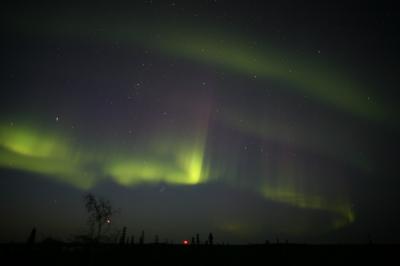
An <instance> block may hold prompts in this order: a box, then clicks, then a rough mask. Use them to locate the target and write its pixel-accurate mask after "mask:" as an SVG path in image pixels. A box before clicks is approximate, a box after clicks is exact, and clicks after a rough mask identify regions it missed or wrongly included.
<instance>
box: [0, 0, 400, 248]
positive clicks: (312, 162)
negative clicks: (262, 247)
mask: <svg viewBox="0 0 400 266" xmlns="http://www.w3.org/2000/svg"><path fill="white" fill-rule="evenodd" d="M292 2H293V1H283V3H281V2H279V3H278V2H276V3H269V2H268V3H267V2H265V1H249V2H248V3H246V4H239V3H231V2H229V1H190V3H189V1H187V2H185V1H182V2H180V1H172V2H167V1H155V0H153V1H138V2H136V3H130V4H125V5H122V6H110V5H103V4H96V6H93V5H85V4H80V5H77V4H71V5H64V4H60V5H51V4H38V5H33V4H32V5H29V4H28V5H22V6H20V5H19V4H10V5H7V7H6V8H5V11H2V24H3V31H4V36H6V38H5V40H6V41H5V42H4V43H3V44H2V61H3V71H2V83H1V87H2V97H1V100H0V102H1V108H0V170H1V171H0V173H1V177H0V178H1V192H2V193H1V194H2V196H1V205H0V208H1V210H2V213H6V214H7V215H5V216H6V218H4V219H3V221H2V222H1V226H2V232H1V235H0V238H1V239H2V240H5V241H9V240H10V239H20V238H21V237H25V235H24V234H25V231H26V230H29V228H30V227H32V226H33V225H32V224H34V225H35V226H38V228H41V229H42V231H43V232H45V234H49V235H54V236H56V237H60V238H64V237H66V235H67V234H71V233H73V232H71V231H74V230H75V232H76V231H79V230H83V228H84V219H85V217H84V213H83V206H82V202H81V198H80V197H81V194H83V193H84V192H86V191H93V192H94V193H99V194H101V195H103V196H104V197H107V198H109V199H110V200H111V201H112V202H113V203H114V204H115V206H117V207H118V208H120V209H121V214H120V215H118V216H117V218H116V221H115V226H116V227H118V226H123V225H126V226H128V228H129V230H132V232H135V233H136V232H140V231H141V230H142V229H144V230H146V232H148V233H149V235H152V234H153V235H155V234H160V235H162V236H163V237H165V238H171V239H175V240H177V241H178V240H179V239H181V238H183V237H189V236H191V235H190V234H193V233H195V232H201V233H203V234H205V232H209V231H212V232H215V235H218V236H219V237H220V238H223V239H226V240H225V241H231V242H233V243H248V242H257V241H260V242H264V241H265V240H266V239H275V238H276V237H281V238H290V239H294V240H296V241H328V242H329V241H344V242H346V241H349V242H351V241H362V240H364V238H365V237H366V236H367V235H368V234H372V235H374V236H376V237H377V238H378V239H379V240H381V241H393V240H394V239H395V238H396V236H399V235H400V231H399V230H398V229H396V228H395V226H393V225H394V224H396V223H395V220H396V218H395V217H396V215H395V214H396V213H398V207H397V206H395V205H394V203H393V202H396V199H397V200H398V196H397V192H396V191H395V189H394V188H395V187H396V186H397V185H398V180H397V179H396V177H397V174H396V173H397V170H396V169H397V167H396V166H395V160H396V159H395V155H396V153H397V148H398V147H397V146H398V144H397V139H398V130H399V127H398V117H397V116H396V114H397V109H398V107H397V106H396V96H397V93H398V92H396V90H395V88H396V86H397V84H398V80H397V79H398V77H397V75H396V71H397V70H393V69H394V68H393V65H395V62H396V60H397V59H396V58H397V55H398V54H397V53H398V52H397V49H396V47H397V46H396V44H398V40H397V39H391V38H390V37H386V36H391V35H390V33H393V32H391V30H393V31H394V29H393V28H392V27H393V26H386V25H387V24H390V23H389V22H390V21H391V20H394V18H393V17H392V16H391V15H390V12H389V11H387V7H386V6H385V5H384V4H382V6H380V7H379V8H377V9H376V10H375V11H373V10H372V9H371V8H372V7H370V6H365V7H364V8H363V9H362V11H363V12H360V13H357V12H356V10H357V8H356V7H355V6H352V5H351V4H337V5H333V4H332V5H325V4H318V5H311V4H307V3H304V5H303V6H299V5H300V4H298V3H297V4H295V3H292ZM243 5H244V6H245V7H243ZM388 14H389V15H388ZM375 20H377V21H379V23H381V21H384V22H385V27H383V26H382V28H383V29H382V28H381V26H380V24H379V23H378V24H376V25H375V24H373V23H372V22H371V21H375ZM358 21H361V22H362V23H365V25H367V26H365V25H364V24H363V27H361V26H360V24H358ZM361 22H360V23H361ZM367 22H371V23H372V25H370V24H368V23H367ZM382 23H383V22H382ZM390 25H393V24H390ZM367 41H368V44H366V43H367ZM395 59H396V60H395ZM371 73H373V74H371ZM378 201H379V202H378ZM26 210H29V211H26ZM39 214H40V215H39ZM374 217H381V218H382V220H381V221H379V222H378V221H376V220H375V219H374ZM66 220H68V222H66ZM26 221H30V222H31V224H26V223H25V222H26ZM5 228H11V229H10V230H7V229H5ZM27 228H28V229H27ZM178 228H179V230H178ZM24 230H25V231H24ZM396 230H397V231H396ZM221 241H223V240H221Z"/></svg>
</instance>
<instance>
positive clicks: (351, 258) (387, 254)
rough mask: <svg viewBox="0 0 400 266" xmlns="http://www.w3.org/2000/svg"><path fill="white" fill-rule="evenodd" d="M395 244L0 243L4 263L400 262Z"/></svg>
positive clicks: (336, 263)
mask: <svg viewBox="0 0 400 266" xmlns="http://www.w3.org/2000/svg"><path fill="white" fill-rule="evenodd" d="M399 247H400V246H399V245H375V244H370V245H296V244H269V245H243V246H233V245H232V246H227V245H225V246H222V245H221V246H220V245H214V246H183V245H162V244H160V245H151V244H149V245H125V246H120V245H114V244H113V245H95V246H93V245H92V246H89V245H72V244H51V245H49V244H35V245H32V246H29V245H26V244H2V245H1V253H0V254H1V258H2V261H3V262H4V261H6V262H7V264H3V265H160V264H164V265H354V264H356V265H365V264H368V265H370V264H371V265H399V251H400V249H399Z"/></svg>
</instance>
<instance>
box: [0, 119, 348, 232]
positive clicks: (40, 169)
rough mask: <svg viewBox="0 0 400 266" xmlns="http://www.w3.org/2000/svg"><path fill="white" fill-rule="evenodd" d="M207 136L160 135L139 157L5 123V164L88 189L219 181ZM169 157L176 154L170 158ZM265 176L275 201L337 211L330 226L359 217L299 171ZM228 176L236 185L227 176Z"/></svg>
mask: <svg viewBox="0 0 400 266" xmlns="http://www.w3.org/2000/svg"><path fill="white" fill-rule="evenodd" d="M200 135H201V136H200ZM205 136H206V134H205V133H204V132H203V133H202V134H199V136H198V137H197V139H196V138H195V139H193V140H181V141H177V140H175V141H172V142H171V140H168V139H165V140H158V142H159V143H163V142H164V147H162V145H160V146H159V147H158V148H157V147H154V148H153V149H151V148H150V147H147V149H150V152H149V155H148V156H135V154H134V153H132V152H130V153H126V152H123V151H119V152H116V153H115V154H109V151H107V150H105V149H104V150H102V151H98V150H97V151H93V150H90V149H89V148H86V149H85V148H82V147H81V148H78V145H77V144H76V143H74V142H71V141H70V139H71V138H68V137H66V136H62V135H61V134H57V133H56V132H51V131H46V130H43V129H42V130H40V129H36V128H33V127H31V126H26V125H25V126H21V125H20V124H19V123H15V124H12V125H6V124H3V125H2V126H0V167H2V168H8V169H16V170H22V171H26V172H31V173H37V174H41V175H45V176H47V177H49V178H51V179H54V180H55V181H58V182H61V183H65V184H70V185H72V186H74V187H76V188H79V189H83V190H86V189H90V188H91V187H93V186H95V185H96V184H97V183H99V182H102V181H104V180H109V179H111V180H113V181H114V182H116V183H118V184H120V185H123V186H137V185H142V184H159V183H166V184H170V185H199V184H202V183H207V182H213V180H212V179H211V178H210V177H211V176H213V175H217V173H218V169H210V167H209V164H208V163H207V162H206V161H205V158H206V157H207V156H206V154H205ZM166 157H168V158H172V159H170V160H168V161H166V160H165V158H166ZM242 178H245V177H242ZM263 180H264V181H263V184H262V186H257V185H253V187H251V189H252V190H253V191H255V192H256V193H258V194H259V195H261V196H263V197H265V198H266V199H269V200H272V201H275V202H280V203H284V204H289V205H291V206H294V207H298V208H304V209H314V210H321V211H327V212H331V213H332V214H334V215H335V217H336V218H335V219H334V220H333V221H332V224H331V226H330V228H339V227H342V226H345V225H347V224H348V223H351V222H353V221H354V219H355V216H354V213H353V211H352V209H351V204H350V202H349V201H348V200H344V199H343V197H340V198H325V197H324V196H322V193H321V194H318V193H314V194H308V193H307V192H305V191H302V190H301V189H300V188H301V186H296V184H295V181H294V180H295V176H294V175H290V174H289V175H285V176H284V177H278V180H279V182H270V181H269V180H268V178H267V177H264V178H263ZM222 181H223V182H228V183H227V185H235V184H233V183H232V184H229V182H230V181H229V180H228V179H225V180H224V179H223V177H222ZM250 186H251V184H250Z"/></svg>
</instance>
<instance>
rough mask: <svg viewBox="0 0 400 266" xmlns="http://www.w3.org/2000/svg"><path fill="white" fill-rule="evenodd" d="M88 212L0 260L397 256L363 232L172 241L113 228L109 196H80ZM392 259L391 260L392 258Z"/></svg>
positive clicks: (4, 247) (361, 260)
mask: <svg viewBox="0 0 400 266" xmlns="http://www.w3.org/2000/svg"><path fill="white" fill-rule="evenodd" d="M84 202H85V207H86V210H87V212H88V214H89V218H88V227H89V230H88V233H87V234H85V235H80V236H76V237H74V238H73V239H72V240H71V241H68V242H65V241H60V240H57V239H53V238H50V237H47V238H45V239H43V240H42V241H37V234H38V230H37V228H36V227H34V228H33V229H32V230H31V232H30V233H29V234H27V239H26V243H17V244H13V243H9V244H0V258H1V259H2V260H1V261H2V262H9V263H7V264H4V265H8V264H10V265H32V264H35V265H36V264H38V265H96V266H98V265H152V264H154V265H160V264H165V265H187V264H190V265H211V264H216V265H253V264H255V265H262V264H267V265H268V264H271V265H278V264H279V265H340V264H343V263H346V264H349V263H355V264H376V265H382V264H387V262H392V261H394V262H395V261H397V260H398V255H397V254H398V249H399V247H400V246H399V245H377V244H374V243H372V238H371V236H370V235H369V236H368V241H366V242H365V244H359V245H309V244H295V243H289V241H288V240H285V241H280V239H279V238H276V239H275V241H274V242H270V241H268V240H267V241H265V242H264V243H263V244H255V245H251V244H249V245H229V244H225V243H224V242H222V241H216V240H215V237H214V235H213V233H212V232H210V233H208V234H207V235H204V236H203V238H202V236H201V235H200V234H199V233H195V234H193V235H192V236H190V237H189V238H188V239H183V240H182V241H180V242H178V243H174V242H173V241H170V240H168V239H165V240H163V241H160V237H159V235H158V234H155V235H153V236H150V237H148V240H146V238H145V236H146V234H145V231H144V230H142V231H141V232H140V234H139V235H138V237H137V238H136V237H135V235H134V234H129V230H128V227H127V226H123V227H122V228H121V229H120V230H118V231H117V234H114V235H112V234H110V233H109V232H108V231H107V227H109V226H110V225H111V223H112V222H111V220H112V217H113V215H114V214H115V213H117V211H116V210H115V209H114V208H113V207H112V205H111V204H110V202H109V201H107V200H104V199H102V198H98V197H95V196H94V195H91V194H87V195H85V196H84ZM394 264H396V263H394Z"/></svg>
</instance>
